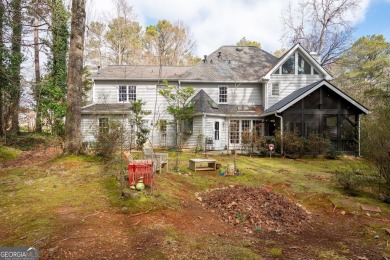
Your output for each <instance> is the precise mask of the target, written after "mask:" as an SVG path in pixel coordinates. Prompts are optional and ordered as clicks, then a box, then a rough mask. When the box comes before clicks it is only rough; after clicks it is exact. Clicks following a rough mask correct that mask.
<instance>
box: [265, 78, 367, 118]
mask: <svg viewBox="0 0 390 260" xmlns="http://www.w3.org/2000/svg"><path fill="white" fill-rule="evenodd" d="M323 85H326V86H327V87H328V88H330V89H331V90H333V91H334V92H336V94H338V95H339V96H341V97H342V98H344V99H345V100H347V101H348V102H350V103H351V104H352V105H354V106H355V107H357V108H358V109H360V110H361V111H363V112H364V113H365V114H368V113H369V110H368V109H367V108H365V107H363V106H362V105H360V104H359V103H358V102H356V101H355V100H353V99H352V98H351V97H349V96H348V95H346V94H345V93H344V92H342V91H341V90H339V89H338V88H336V87H334V86H333V85H332V84H330V83H329V82H327V81H325V80H321V81H320V82H319V83H318V84H317V85H316V86H315V87H313V88H311V89H310V90H308V91H306V92H305V93H303V94H302V95H300V96H299V97H297V98H295V99H294V100H292V101H291V102H289V103H288V104H286V105H285V106H283V107H281V108H279V109H278V110H276V111H273V112H269V113H265V114H262V115H261V116H262V117H263V116H268V115H272V114H275V113H282V112H283V111H284V110H286V109H287V108H289V107H291V106H292V105H294V104H295V103H297V102H298V101H299V100H302V99H303V98H305V97H306V96H308V95H310V94H311V93H313V92H314V91H316V90H317V89H319V88H320V87H322V86H323Z"/></svg>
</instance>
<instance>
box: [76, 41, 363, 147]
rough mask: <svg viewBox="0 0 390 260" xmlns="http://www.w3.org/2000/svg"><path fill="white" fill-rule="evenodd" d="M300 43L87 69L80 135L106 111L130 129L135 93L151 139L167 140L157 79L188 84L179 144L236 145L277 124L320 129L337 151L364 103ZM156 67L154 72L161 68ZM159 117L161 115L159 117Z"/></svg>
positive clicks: (350, 140)
mask: <svg viewBox="0 0 390 260" xmlns="http://www.w3.org/2000/svg"><path fill="white" fill-rule="evenodd" d="M317 59H319V57H318V55H316V54H315V53H312V54H310V53H308V52H307V51H306V50H305V49H304V48H302V46H300V45H299V44H297V45H295V46H294V47H293V48H291V49H290V50H289V51H288V52H287V53H286V54H285V55H283V56H282V57H281V58H277V57H275V56H273V55H271V54H269V53H267V52H265V51H264V50H262V49H260V48H257V47H251V46H247V47H241V46H240V47H238V46H222V47H220V48H219V49H217V50H216V51H215V52H213V53H211V54H210V55H208V56H205V58H204V59H203V60H202V61H201V62H199V63H198V64H197V65H196V66H194V67H172V66H163V67H162V68H160V67H159V66H108V67H106V68H102V69H100V70H99V71H98V72H96V73H94V74H93V75H92V76H91V77H90V78H91V80H92V81H93V90H92V97H91V101H92V102H91V104H89V105H88V106H85V107H83V108H82V133H83V138H84V141H86V142H90V141H94V139H95V135H94V133H96V131H97V130H98V129H99V127H100V128H101V127H105V124H106V122H107V121H108V120H109V118H117V119H120V120H124V122H125V124H126V127H127V128H128V129H131V128H132V127H133V126H132V120H131V113H130V112H129V105H130V103H131V102H132V101H135V100H138V99H142V100H143V101H145V102H146V105H145V106H144V109H146V110H151V111H152V114H151V115H148V116H145V118H144V120H145V124H147V125H148V126H149V127H150V129H151V135H150V140H152V142H153V145H154V146H157V147H158V146H174V136H175V130H174V129H173V127H172V126H170V125H168V127H165V126H162V125H161V124H157V122H170V121H171V120H172V118H171V116H170V115H169V114H168V113H167V112H166V111H165V110H166V107H167V103H166V101H165V99H164V98H163V97H162V96H160V95H159V94H158V91H157V90H158V88H159V87H161V85H162V80H163V79H164V80H168V82H169V84H170V85H177V86H179V87H187V86H192V87H193V88H194V89H195V90H196V93H195V95H194V96H193V97H191V98H190V99H189V102H193V104H194V107H195V112H194V115H193V117H192V119H191V120H189V121H188V122H187V124H186V127H185V130H184V132H183V145H184V147H196V146H197V145H200V146H203V144H204V143H205V142H206V143H207V146H208V147H209V148H210V149H214V150H222V149H226V148H232V147H235V148H239V147H240V146H241V145H242V142H243V134H244V133H249V134H251V135H253V134H257V135H266V136H270V135H273V134H274V132H275V130H276V129H281V130H282V131H291V130H298V131H299V132H300V133H301V134H302V135H303V136H308V135H309V134H311V133H313V132H314V133H321V134H323V135H325V136H327V137H328V138H330V139H331V141H332V142H334V143H335V145H336V146H337V147H338V149H339V150H352V149H354V147H355V144H356V140H358V139H359V127H358V126H359V119H360V114H365V113H368V110H367V108H365V107H364V106H362V105H361V104H359V103H358V102H356V101H355V100H353V99H352V98H351V97H349V96H348V95H346V94H345V93H343V92H342V91H341V90H339V89H338V88H337V87H335V86H334V85H332V84H331V83H330V82H329V80H331V79H332V77H331V75H330V74H329V73H328V72H327V71H326V70H325V69H324V68H323V67H321V65H320V64H319V62H318V61H317ZM160 69H161V71H160ZM161 120H162V121H161Z"/></svg>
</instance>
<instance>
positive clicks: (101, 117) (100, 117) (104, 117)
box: [97, 116, 110, 133]
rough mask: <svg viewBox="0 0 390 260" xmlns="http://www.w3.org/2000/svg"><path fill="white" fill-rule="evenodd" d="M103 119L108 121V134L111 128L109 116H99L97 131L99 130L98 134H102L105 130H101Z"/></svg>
mask: <svg viewBox="0 0 390 260" xmlns="http://www.w3.org/2000/svg"><path fill="white" fill-rule="evenodd" d="M101 119H106V120H107V127H105V128H107V132H108V131H109V128H110V126H109V122H110V118H109V117H108V116H99V117H98V118H97V129H98V132H99V133H100V132H101V131H102V129H103V128H102V129H101V128H100V120H101Z"/></svg>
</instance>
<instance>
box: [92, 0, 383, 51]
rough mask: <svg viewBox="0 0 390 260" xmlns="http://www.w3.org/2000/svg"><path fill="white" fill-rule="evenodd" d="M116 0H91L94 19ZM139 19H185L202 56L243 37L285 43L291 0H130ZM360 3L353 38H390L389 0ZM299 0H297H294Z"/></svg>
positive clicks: (269, 47) (269, 45)
mask: <svg viewBox="0 0 390 260" xmlns="http://www.w3.org/2000/svg"><path fill="white" fill-rule="evenodd" d="M110 1H111V0H89V2H88V3H89V14H90V17H91V18H90V19H89V20H94V18H95V19H96V18H99V17H104V15H107V12H109V11H110V10H112V6H113V4H112V2H110ZM126 1H127V2H128V3H129V5H130V6H132V7H133V13H134V15H135V19H136V20H137V21H138V22H139V23H140V24H141V25H142V26H143V27H144V28H145V27H146V26H148V25H151V24H156V23H157V21H159V20H161V19H167V20H169V21H171V22H176V21H178V20H180V21H182V22H183V23H184V24H185V25H186V26H188V27H189V28H190V30H191V33H192V35H193V37H194V39H195V40H196V42H197V48H196V50H195V54H197V55H198V56H200V57H202V56H203V55H205V54H207V55H208V54H210V53H211V52H213V51H214V50H216V49H217V48H218V47H220V46H222V45H234V44H235V43H236V42H238V41H239V40H240V39H241V38H242V37H246V39H248V40H251V41H257V42H260V43H261V45H262V48H263V49H264V50H266V51H268V52H270V53H273V52H274V51H275V50H278V49H281V48H282V47H283V46H282V43H281V34H282V23H281V12H282V10H284V9H286V7H287V6H286V5H287V3H288V1H287V0H126ZM360 1H361V9H360V10H359V11H358V12H357V13H356V14H355V16H353V17H352V16H351V21H352V22H353V24H354V26H355V27H356V29H355V33H354V40H357V39H358V38H360V37H361V36H367V35H372V34H383V35H384V36H385V38H386V40H387V41H390V0H360ZM294 2H295V3H296V2H297V0H292V3H293V4H294Z"/></svg>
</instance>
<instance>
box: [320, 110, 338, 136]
mask: <svg viewBox="0 0 390 260" xmlns="http://www.w3.org/2000/svg"><path fill="white" fill-rule="evenodd" d="M322 129H323V131H324V137H325V138H328V139H330V140H336V139H337V115H323V117H322Z"/></svg>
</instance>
